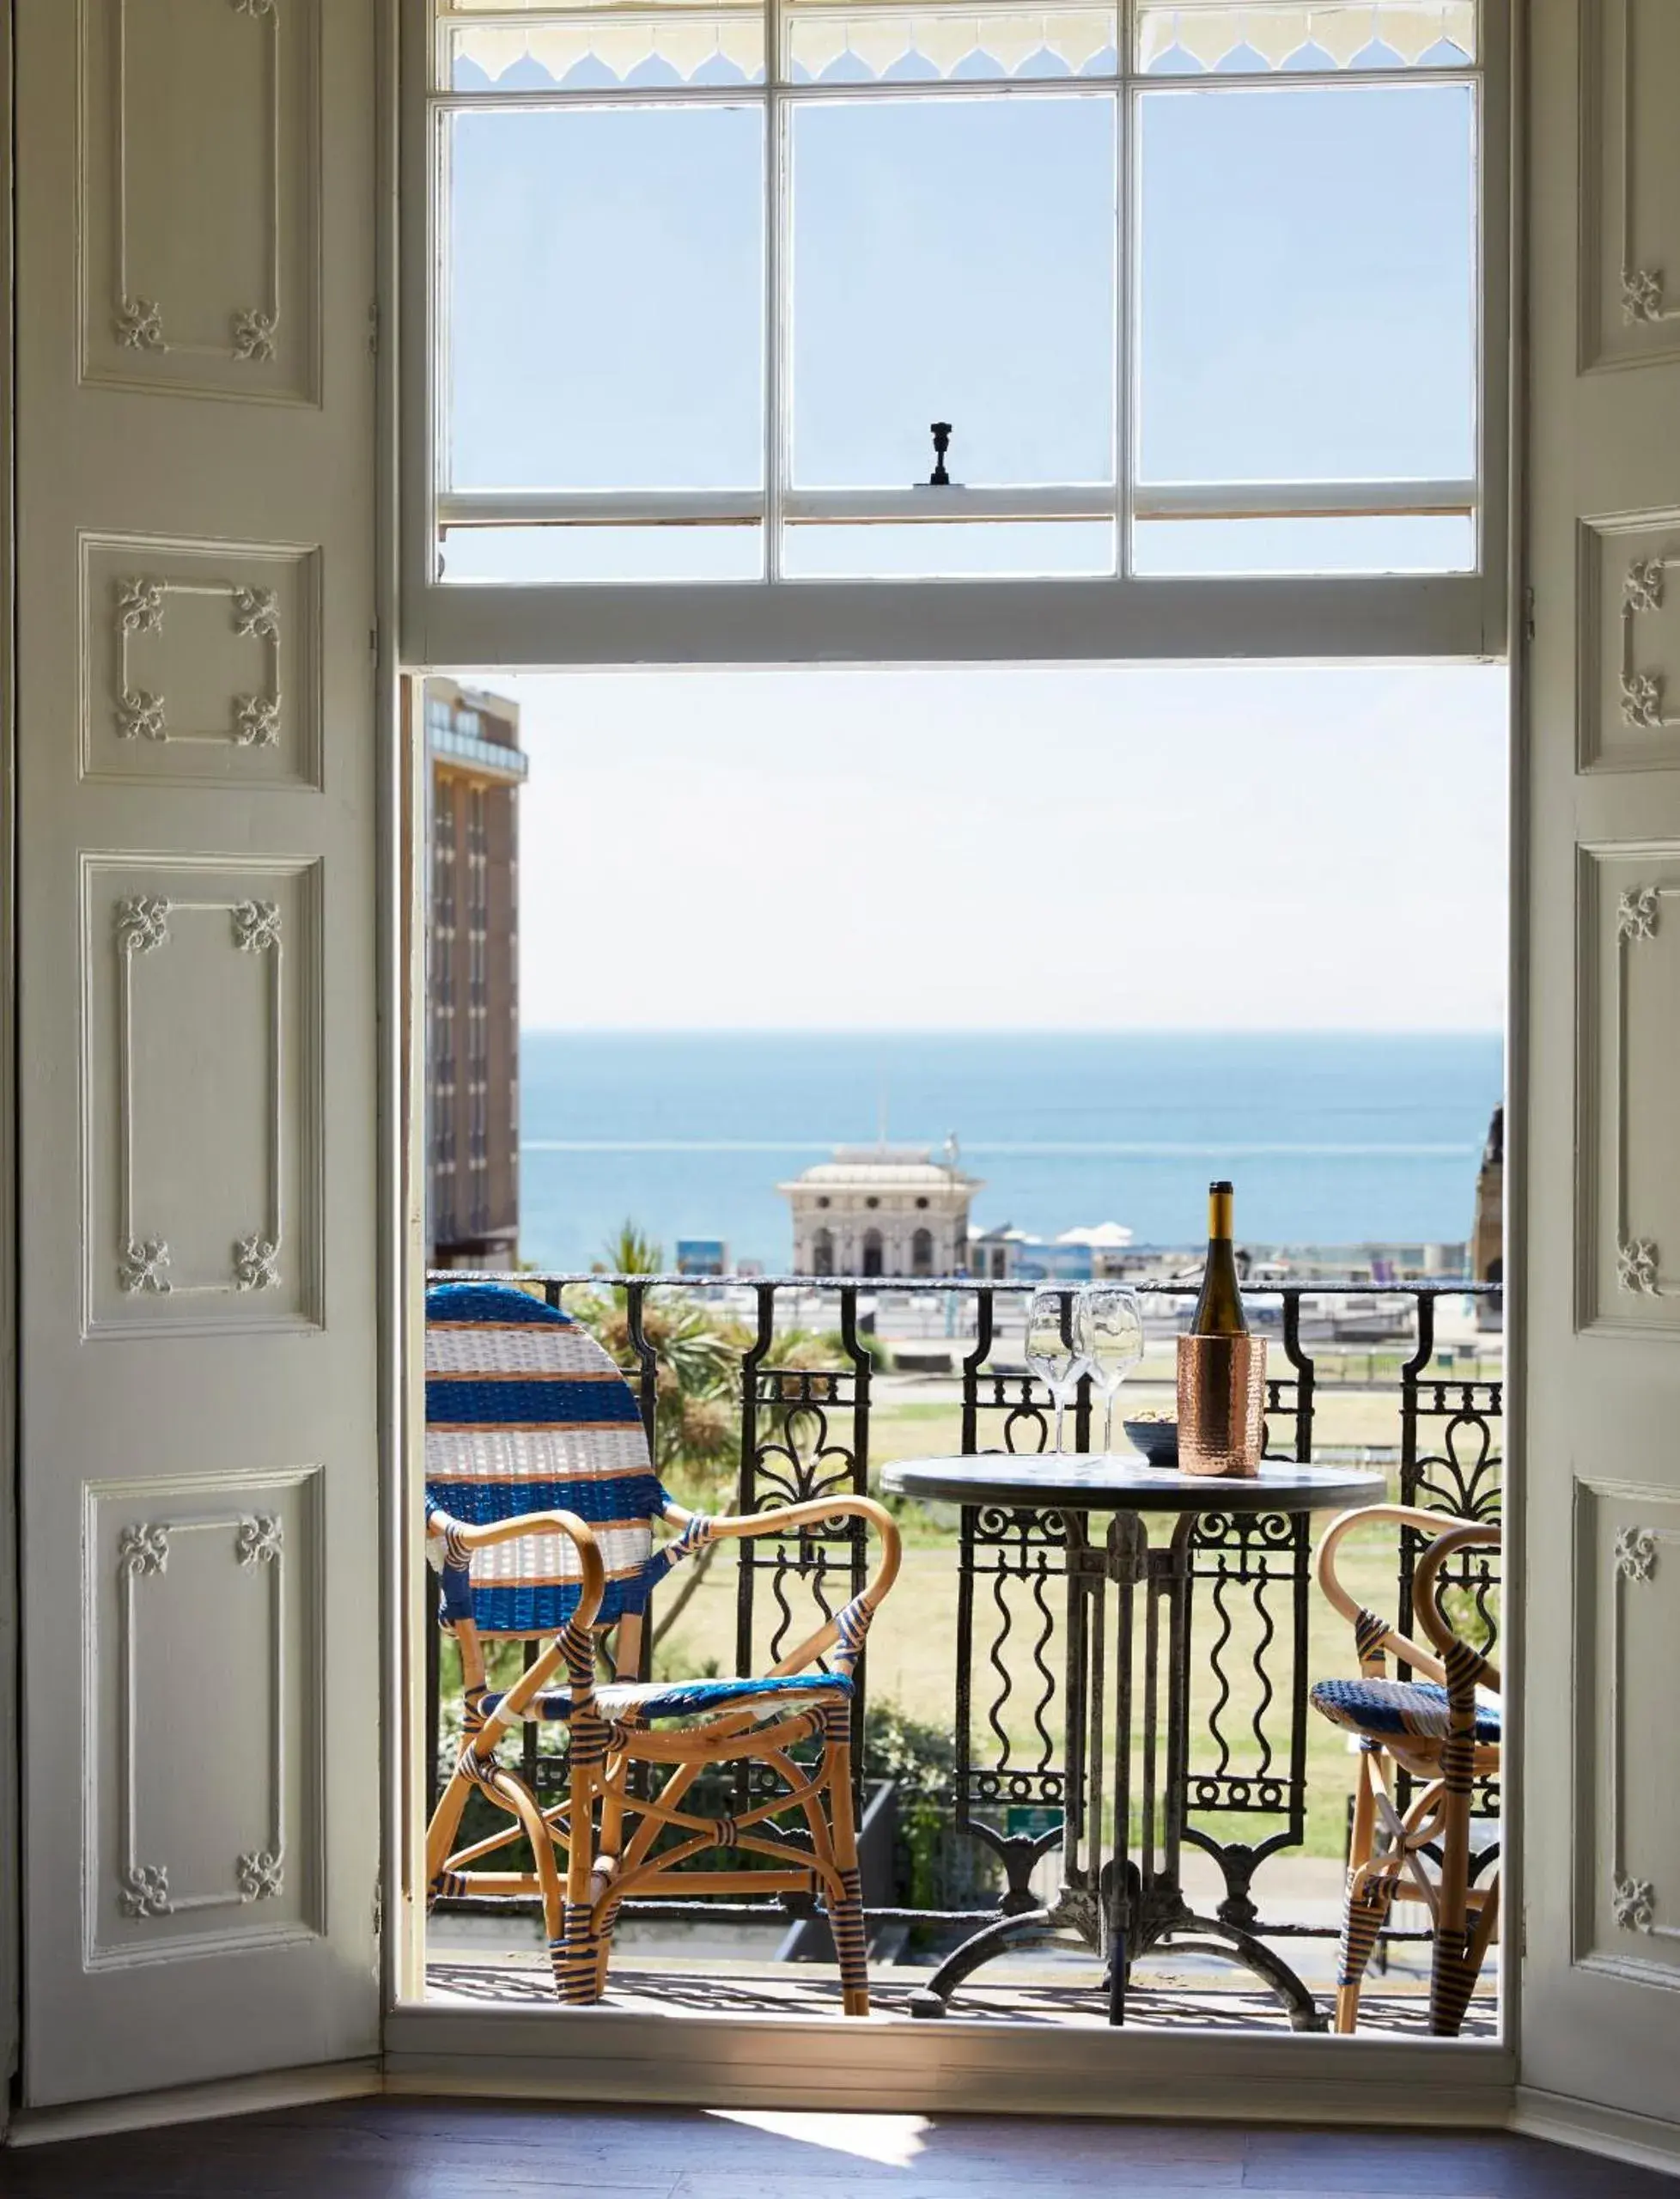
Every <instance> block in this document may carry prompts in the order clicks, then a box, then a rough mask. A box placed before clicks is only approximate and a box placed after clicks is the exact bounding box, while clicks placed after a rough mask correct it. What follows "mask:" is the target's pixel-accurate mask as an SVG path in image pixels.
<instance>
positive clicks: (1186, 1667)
mask: <svg viewBox="0 0 1680 2199" xmlns="http://www.w3.org/2000/svg"><path fill="white" fill-rule="evenodd" d="M1105 1469H1106V1470H1108V1471H1105ZM965 1477H968V1478H966V1485H965ZM1006 1480H1007V1483H1008V1484H1009V1485H1008V1486H1007V1487H1005V1486H1000V1484H1001V1483H1005V1482H1006ZM887 1481H888V1485H889V1486H893V1485H895V1484H896V1485H897V1486H899V1487H901V1488H902V1489H904V1492H905V1493H906V1494H907V1495H923V1494H927V1495H934V1496H940V1495H943V1496H947V1497H949V1496H956V1497H958V1498H959V1501H966V1502H970V1503H973V1502H977V1501H978V1500H979V1499H980V1498H981V1496H982V1495H984V1497H985V1500H986V1501H987V1502H990V1503H992V1504H994V1505H995V1504H997V1503H999V1502H1006V1503H1007V1502H1012V1501H1013V1502H1015V1503H1018V1504H1025V1503H1027V1502H1031V1503H1032V1505H1033V1507H1034V1508H1036V1509H1042V1510H1050V1509H1055V1510H1056V1511H1059V1512H1060V1513H1061V1514H1062V1520H1063V1521H1064V1523H1065V1526H1066V1531H1067V1542H1066V1568H1067V1584H1068V1618H1067V1647H1068V1658H1067V1679H1066V1695H1065V1703H1066V1706H1067V1718H1068V1785H1067V1802H1066V1815H1065V1818H1064V1823H1063V1828H1062V1888H1061V1891H1060V1892H1059V1894H1058V1896H1057V1897H1056V1901H1055V1902H1054V1904H1052V1905H1051V1906H1050V1907H1049V1908H1033V1909H1029V1910H1020V1911H1018V1912H1017V1913H1015V1914H1013V1915H1003V1916H999V1917H998V1919H997V1920H996V1922H994V1923H991V1924H988V1925H986V1926H985V1927H983V1929H981V1930H980V1931H978V1932H977V1933H975V1934H973V1936H972V1937H971V1938H970V1939H968V1940H965V1941H964V1943H963V1945H962V1946H959V1947H958V1948H957V1949H956V1950H955V1951H954V1952H953V1953H952V1954H950V1955H949V1956H947V1958H946V1960H945V1961H944V1963H942V1964H940V1968H939V1969H938V1971H935V1973H934V1977H933V1978H932V1979H931V1980H930V1982H929V1983H928V1984H927V1985H925V1986H923V1987H922V1988H920V1989H918V1990H917V1991H916V1993H915V1994H914V1995H912V1996H911V2001H910V2007H911V2013H913V2014H916V2015H918V2016H941V2015H943V2014H944V2013H946V2010H947V2007H948V2005H949V2002H950V2000H951V1996H952V1995H953V1993H954V1992H955V1991H956V1989H957V1988H958V1987H959V1985H961V1984H962V1983H963V1982H964V1981H965V1979H967V1978H969V1977H972V1976H973V1975H974V1973H975V1971H977V1970H979V1969H981V1968H982V1967H983V1965H984V1964H986V1963H988V1962H989V1961H990V1960H991V1959H992V1958H993V1957H994V1956H995V1955H999V1954H1002V1953H1004V1952H1007V1951H1008V1950H1009V1949H1011V1948H1013V1947H1015V1946H1020V1945H1022V1944H1023V1943H1025V1942H1030V1941H1032V1940H1037V1939H1042V1938H1044V1937H1045V1936H1046V1935H1047V1934H1050V1933H1054V1932H1060V1931H1072V1932H1075V1933H1077V1934H1078V1935H1079V1937H1080V1939H1081V1940H1084V1942H1085V1944H1086V1945H1087V1946H1089V1947H1090V1948H1091V1949H1092V1950H1093V1952H1096V1953H1098V1954H1099V1955H1103V1956H1105V1958H1106V1959H1107V1965H1108V2017H1109V2021H1110V2022H1111V2023H1112V2024H1121V2023H1123V2022H1124V2021H1125V2015H1126V1994H1127V1989H1128V1987H1129V1983H1130V1979H1131V1972H1132V1968H1133V1965H1134V1964H1135V1963H1137V1962H1139V1961H1141V1960H1142V1959H1143V1958H1145V1957H1147V1955H1149V1954H1151V1953H1153V1952H1154V1951H1155V1950H1156V1949H1158V1948H1162V1947H1167V1946H1171V1947H1173V1948H1176V1949H1178V1951H1180V1952H1184V1953H1190V1952H1195V1953H1197V1954H1209V1955H1214V1956H1218V1957H1221V1958H1224V1959H1225V1960H1227V1961H1229V1962H1232V1963H1236V1964H1240V1965H1241V1966H1242V1967H1243V1968H1244V1969H1245V1970H1247V1971H1251V1973H1252V1975H1253V1976H1254V1977H1257V1978H1258V1979H1259V1980H1260V1981H1261V1982H1262V1983H1263V1984H1265V1985H1267V1986H1268V1987H1269V1988H1270V1989H1271V1991H1272V1992H1273V1993H1274V1994H1275V1995H1276V1997H1277V1999H1278V2001H1280V2003H1281V2006H1282V2007H1283V2009H1284V2010H1285V2012H1286V2013H1287V2016H1288V2019H1289V2022H1290V2025H1291V2026H1292V2027H1293V2029H1294V2030H1296V2031H1321V2030H1324V2029H1325V2028H1326V2027H1327V2020H1328V2019H1327V2018H1326V2017H1325V2016H1324V2014H1323V2013H1321V2012H1320V2011H1319V2009H1318V2007H1317V2005H1316V2004H1315V2002H1314V2001H1313V1998H1312V1994H1311V1993H1310V1992H1309V1991H1308V1990H1307V1989H1306V1985H1305V1984H1303V1983H1302V1982H1301V1980H1300V1977H1297V1975H1296V1974H1295V1972H1294V1971H1293V1969H1292V1968H1291V1967H1290V1965H1289V1964H1287V1962H1285V1961H1284V1960H1283V1959H1282V1958H1281V1956H1279V1955H1277V1954H1275V1953H1274V1952H1273V1951H1272V1950H1271V1949H1270V1948H1269V1947H1268V1946H1265V1945H1264V1944H1263V1942H1262V1941H1261V1940H1258V1939H1257V1938H1256V1937H1255V1935H1254V1934H1252V1933H1251V1932H1249V1931H1247V1930H1245V1928H1243V1926H1242V1925H1240V1924H1239V1923H1237V1922H1233V1921H1231V1920H1230V1919H1229V1918H1227V1917H1225V1916H1217V1917H1213V1916H1201V1915H1198V1914H1197V1912H1196V1910H1193V1909H1192V1908H1191V1907H1190V1903H1189V1901H1188V1900H1187V1899H1186V1897H1185V1895H1184V1888H1183V1883H1182V1879H1181V1875H1180V1856H1181V1853H1182V1849H1183V1846H1184V1837H1185V1833H1184V1818H1185V1813H1186V1803H1187V1798H1188V1794H1189V1786H1190V1782H1189V1777H1188V1759H1189V1733H1190V1578H1191V1549H1192V1544H1193V1540H1194V1537H1195V1532H1196V1520H1197V1518H1198V1516H1199V1515H1200V1514H1202V1512H1203V1511H1207V1512H1213V1511H1214V1510H1220V1511H1229V1510H1231V1509H1233V1508H1239V1509H1241V1510H1243V1511H1246V1512H1259V1511H1262V1510H1264V1511H1269V1512H1273V1513H1285V1514H1287V1513H1294V1514H1301V1513H1305V1512H1307V1511H1310V1510H1318V1509H1320V1508H1324V1507H1326V1506H1330V1505H1336V1506H1339V1505H1342V1504H1345V1503H1348V1502H1360V1501H1362V1500H1366V1501H1368V1500H1369V1499H1370V1497H1371V1496H1372V1495H1373V1489H1380V1487H1381V1483H1380V1480H1379V1477H1377V1476H1374V1475H1370V1474H1337V1473H1336V1472H1329V1473H1326V1472H1324V1471H1322V1470H1320V1471H1318V1472H1317V1473H1315V1472H1314V1471H1313V1470H1312V1468H1303V1467H1300V1466H1295V1465H1282V1464H1281V1463H1280V1464H1277V1465H1272V1466H1270V1467H1269V1469H1263V1472H1262V1475H1261V1476H1260V1477H1257V1479H1255V1480H1252V1481H1245V1482H1235V1483H1233V1482H1227V1481H1204V1482H1201V1483H1192V1482H1190V1477H1185V1476H1179V1475H1177V1474H1170V1475H1168V1474H1161V1473H1154V1474H1148V1475H1141V1474H1136V1473H1128V1472H1127V1471H1125V1470H1124V1469H1123V1465H1122V1462H1121V1461H1119V1460H1110V1459H1077V1460H1057V1461H1056V1462H1055V1463H1054V1464H1052V1462H1051V1461H1050V1460H1049V1459H1044V1458H1039V1459H1019V1460H1016V1459H1010V1460H1007V1461H1005V1460H1002V1459H997V1458H995V1457H991V1458H985V1459H965V1460H960V1461H959V1460H947V1461H941V1462H934V1461H928V1462H926V1463H925V1464H922V1465H916V1464H910V1463H906V1464H905V1465H901V1466H898V1467H896V1468H892V1469H889V1471H888V1474H887ZM1170 1483H1171V1484H1177V1486H1176V1487H1170V1486H1168V1484H1170ZM1187 1483H1188V1486H1186V1484H1187ZM1035 1484H1036V1485H1035ZM1097 1511H1111V1512H1112V1514H1113V1517H1112V1518H1111V1520H1110V1522H1109V1526H1108V1529H1107V1533H1106V1535H1105V1538H1104V1541H1103V1543H1102V1544H1101V1545H1100V1546H1097V1545H1093V1543H1092V1541H1091V1539H1090V1536H1089V1533H1088V1526H1089V1520H1090V1515H1091V1514H1093V1512H1097ZM1152 1512H1154V1513H1160V1512H1166V1513H1168V1514H1173V1515H1176V1516H1175V1517H1174V1518H1173V1522H1172V1534H1171V1536H1170V1537H1169V1538H1167V1540H1166V1542H1165V1543H1164V1544H1162V1545H1161V1546H1160V1547H1157V1548H1152V1547H1151V1544H1150V1542H1149V1532H1148V1525H1147V1514H1149V1513H1152ZM1111 1587H1112V1588H1113V1590H1114V1592H1115V1601H1116V1605H1117V1609H1116V1612H1115V1623H1114V1625H1113V1627H1112V1629H1110V1627H1109V1624H1108V1623H1107V1619H1106V1616H1105V1611H1106V1601H1107V1593H1108V1591H1109V1589H1110V1588H1111ZM1140 1592H1141V1614H1140V1611H1139V1596H1140ZM1140 1615H1141V1635H1142V1644H1141V1652H1142V1654H1141V1671H1140V1670H1139V1669H1138V1667H1139V1664H1140V1659H1139V1655H1138V1643H1137V1641H1136V1639H1135V1637H1136V1636H1137V1634H1138V1632H1139V1631H1140V1629H1139V1628H1138V1626H1137V1624H1136V1623H1135V1622H1136V1620H1137V1619H1138V1618H1139V1617H1140ZM1111 1636H1112V1658H1111V1654H1110V1650H1111ZM1163 1666H1164V1667H1165V1669H1163ZM1110 1676H1112V1680H1113V1684H1114V1720H1113V1731H1112V1736H1111V1737H1110V1735H1109V1734H1108V1733H1107V1730H1106V1728H1107V1720H1106V1717H1105V1695H1106V1692H1107V1683H1108V1680H1109V1678H1110ZM1110 1738H1111V1740H1112V1747H1111V1754H1110V1758H1109V1761H1110V1763H1111V1776H1109V1777H1108V1778H1107V1779H1105V1771H1104V1756H1105V1743H1106V1742H1107V1741H1108V1740H1109V1739H1110ZM1134 1824H1135V1828H1136V1830H1135V1837H1134V1832H1133V1827H1134Z"/></svg>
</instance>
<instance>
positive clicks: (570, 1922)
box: [548, 1754, 601, 2007]
mask: <svg viewBox="0 0 1680 2199" xmlns="http://www.w3.org/2000/svg"><path fill="white" fill-rule="evenodd" d="M596 1783H597V1771H596V1768H595V1767H594V1766H593V1765H591V1764H581V1763H578V1761H577V1759H576V1756H575V1754H574V1756H573V1759H572V1767H571V1808H570V1811H569V1817H568V1824H567V1832H568V1836H569V1837H568V1840H567V1845H566V1891H565V1906H564V1909H563V1912H562V1921H561V1928H560V1931H559V1934H558V1935H557V1936H556V1935H553V1934H551V1936H550V1939H549V1943H548V1952H549V1960H550V1961H551V1963H552V1964H553V1966H554V1986H555V1990H556V1991H557V1993H558V1995H559V1996H560V1998H561V2000H562V2001H564V2002H565V2003H566V2004H567V2005H568V2006H569V2007H587V2006H588V2005H589V2003H590V2002H592V2001H598V2000H599V1999H600V1993H601V1986H600V1964H599V1961H598V1959H597V1957H598V1952H599V1948H598V1942H597V1939H596V1934H595V1921H594V1920H595V1908H594V1903H593V1900H592V1899H591V1897H590V1891H589V1879H590V1875H591V1873H592V1872H593V1869H594V1862H595V1856H594V1845H595V1843H594V1829H595V1827H594V1818H595V1787H596Z"/></svg>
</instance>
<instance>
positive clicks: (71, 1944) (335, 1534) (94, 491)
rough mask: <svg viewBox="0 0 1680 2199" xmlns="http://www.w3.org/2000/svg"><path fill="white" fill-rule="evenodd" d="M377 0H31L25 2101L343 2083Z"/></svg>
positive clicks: (369, 1362)
mask: <svg viewBox="0 0 1680 2199" xmlns="http://www.w3.org/2000/svg"><path fill="white" fill-rule="evenodd" d="M372 18H373V8H372V3H371V0H19V5H18V9H17V55H16V60H17V109H18V168H17V218H18V241H19V248H18V284H19V291H18V299H19V311H18V327H19V362H18V365H19V376H18V405H19V434H18V459H19V526H18V532H19V539H20V542H21V550H22V555H21V559H20V565H21V591H20V597H19V653H18V654H19V678H20V689H19V701H20V707H19V770H18V778H19V801H20V841H21V858H20V864H19V893H20V925H19V929H20V936H21V972H20V991H21V1025H20V1040H21V1045H20V1059H21V1092H20V1138H21V1181H22V1185H23V1194H22V1199H21V1209H22V1212H21V1245H22V1260H21V1269H22V1277H23V1281H22V1304H21V1313H22V1321H21V1349H22V1370H21V1382H22V1424H21V1473H22V1499H23V1502H22V1511H23V1575H24V1594H23V1642H24V1690H23V1692H24V1701H23V1715H24V1726H25V1776H26V1780H27V1839H26V1843H25V1853H24V1857H23V1876H24V1889H23V1891H24V1912H25V1916H26V1919H27V1932H26V1971H25V1998H24V2044H25V2082H26V2091H27V2099H28V2101H29V2103H30V2104H31V2105H46V2104H50V2103H53V2102H59V2101H64V2100H67V2099H72V2098H83V2097H88V2096H91V2095H96V2094H104V2093H112V2092H125V2091H131V2090H135V2089H138V2088H142V2087H152V2086H165V2085H174V2084H180V2083H185V2082H191V2081H197V2080H204V2079H209V2078H214V2077H218V2076H223V2075H229V2074H239V2073H241V2072H245V2071H249V2070H254V2069H261V2068H275V2067H281V2066H296V2065H302V2064H310V2063H317V2062H327V2061H332V2060H337V2059H341V2058H344V2057H346V2056H356V2055H362V2054H368V2053H371V2052H373V2051H374V2050H376V2049H377V2044H378V2020H379V2006H378V1994H377V1983H376V1976H375V1970H376V1950H375V1946H374V1885H375V1871H376V1864H377V1851H378V1832H377V1826H378V1793H379V1740H378V1690H377V1636H376V1618H375V1614H376V1610H377V1596H376V1593H375V1590H374V1583H375V1581H376V1579H377V1563H376V1550H375V1526H376V1517H377V1479H376V1476H377V1426H376V1412H375V1366H374V1350H375V1314H376V1281H375V1272H376V1251H377V1238H378V1219H379V1218H378V1214H377V1210H376V1193H375V1179H374V1166H375V1163H374V1141H375V1124H376V1093H375V1046H374V951H375V949H374V923H375V906H376V892H375V884H374V684H373V664H372V658H371V653H370V645H371V629H372V626H373V575H374V555H373V551H374V362H373V360H372V358H371V356H370V350H369V341H368V336H369V308H370V305H371V302H372V300H373V296H374V269H373V237H372V227H373V202H374V173H373V143H372V141H373V131H374V86H373V81H372V80H373V66H374V27H373V20H372Z"/></svg>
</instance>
